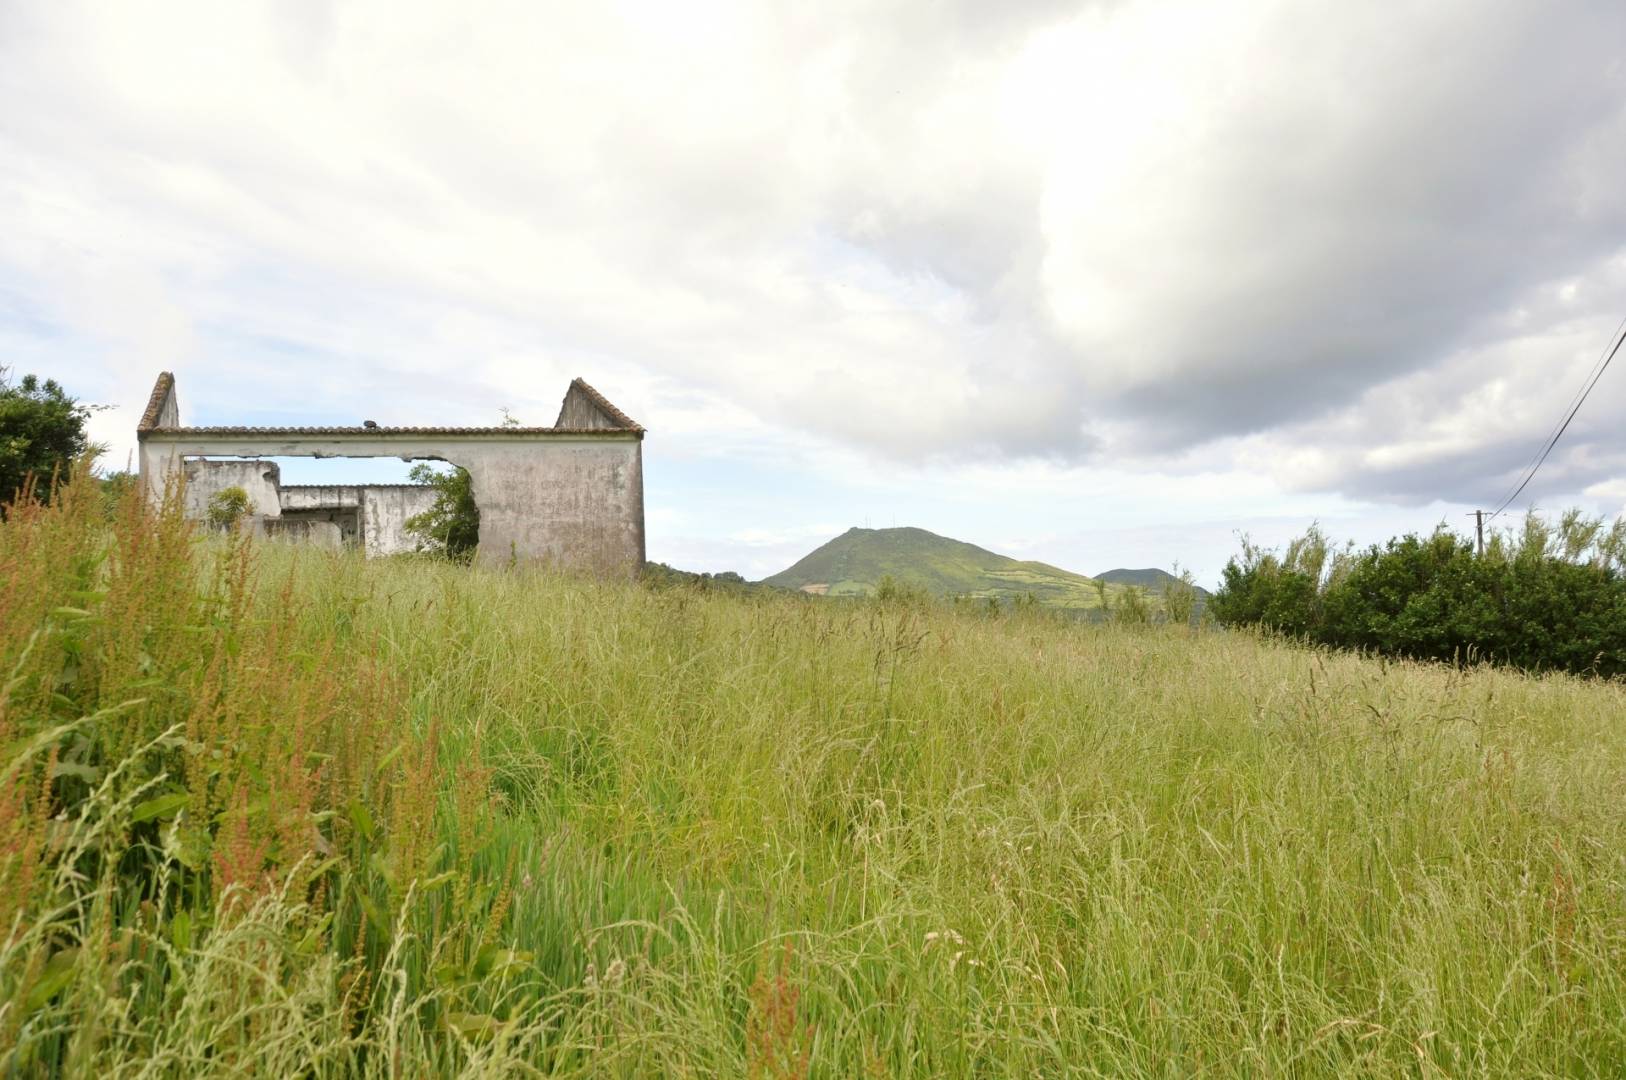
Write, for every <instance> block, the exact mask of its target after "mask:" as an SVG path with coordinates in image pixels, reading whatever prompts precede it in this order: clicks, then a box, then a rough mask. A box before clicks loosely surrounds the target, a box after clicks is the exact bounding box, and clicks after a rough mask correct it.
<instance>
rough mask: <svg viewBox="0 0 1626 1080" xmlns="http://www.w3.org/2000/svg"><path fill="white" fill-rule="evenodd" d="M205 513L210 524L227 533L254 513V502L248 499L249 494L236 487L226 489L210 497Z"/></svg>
mask: <svg viewBox="0 0 1626 1080" xmlns="http://www.w3.org/2000/svg"><path fill="white" fill-rule="evenodd" d="M205 512H206V514H207V516H208V521H209V524H210V525H211V526H212V527H214V528H216V529H219V530H221V531H222V532H225V531H229V530H231V529H235V528H236V527H237V523H238V522H240V521H242V520H243V518H244V517H246V516H248V515H249V514H252V513H253V512H254V501H253V500H252V499H250V498H249V497H248V492H246V491H244V490H243V489H242V488H240V487H237V486H236V485H233V486H231V487H224V488H221V489H220V490H219V491H217V492H215V493H214V494H213V495H211V496H209V506H208V509H207V510H206V511H205Z"/></svg>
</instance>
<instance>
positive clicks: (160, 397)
mask: <svg viewBox="0 0 1626 1080" xmlns="http://www.w3.org/2000/svg"><path fill="white" fill-rule="evenodd" d="M153 432H162V433H164V434H166V435H168V434H174V435H205V436H227V437H230V436H234V435H255V436H259V435H277V436H284V435H286V436H294V437H299V436H317V437H321V436H329V435H374V436H378V435H515V436H547V435H570V436H582V435H617V436H626V435H635V436H637V437H638V438H639V439H642V438H643V436H644V429H643V427H642V426H641V425H639V424H638V423H637V422H636V421H634V420H633V419H632V418H631V417H630V416H628V415H627V414H626V413H624V412H622V411H621V410H620V409H618V408H616V407H615V406H614V405H612V404H611V403H610V401H609V399H608V398H606V397H605V396H604V395H603V394H601V393H599V392H598V391H597V390H595V389H593V388H592V387H591V386H589V385H588V384H587V382H586V380H584V379H580V378H577V379H572V380H571V381H570V388H569V389H568V390H566V391H565V397H564V401H563V402H561V404H560V407H559V418H558V419H557V420H555V421H554V424H553V426H552V427H518V426H508V427H443V426H430V427H417V426H414V427H380V426H377V425H357V426H354V427H303V426H301V427H247V426H240V425H228V426H214V427H185V426H183V425H182V424H181V412H180V403H179V400H178V399H177V398H176V396H175V376H174V374H173V373H171V372H168V371H165V372H161V373H160V374H159V376H158V381H157V382H156V383H155V384H154V385H153V388H152V395H151V396H150V397H149V398H148V399H147V409H146V411H145V412H144V413H142V414H141V420H140V422H139V423H138V424H137V425H136V438H137V439H145V438H146V437H147V435H149V434H151V433H153Z"/></svg>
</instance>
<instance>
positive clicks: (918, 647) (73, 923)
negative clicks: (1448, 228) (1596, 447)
mask: <svg viewBox="0 0 1626 1080" xmlns="http://www.w3.org/2000/svg"><path fill="white" fill-rule="evenodd" d="M1623 1072H1626V688H1623V687H1622V685H1621V684H1620V683H1611V682H1606V681H1583V680H1579V679H1575V678H1570V677H1564V676H1551V677H1543V678H1531V677H1526V676H1522V675H1519V674H1517V673H1513V672H1508V671H1491V670H1473V671H1462V670H1457V669H1453V668H1451V667H1447V666H1423V665H1412V664H1404V663H1401V664H1397V663H1387V664H1384V663H1381V662H1379V661H1377V660H1372V659H1367V658H1363V657H1360V656H1355V655H1349V654H1328V653H1324V652H1315V651H1310V650H1306V649H1302V648H1298V647H1293V646H1290V645H1287V644H1283V643H1280V642H1276V641H1272V640H1268V639H1264V638H1260V637H1256V636H1251V635H1246V634H1241V633H1215V632H1211V631H1193V630H1190V629H1188V628H1185V627H1173V626H1146V627H1125V626H1113V625H1084V624H1077V623H1068V622H1060V621H1056V620H1054V619H1051V618H1047V617H1044V616H1043V615H1042V614H1023V615H1020V616H1016V615H1007V616H1004V617H998V618H990V617H986V616H981V615H977V614H971V613H966V612H963V611H955V610H952V609H950V608H948V607H944V606H936V605H932V604H929V603H921V602H919V601H912V600H908V599H905V600H901V601H888V602H880V601H874V600H870V601H831V600H820V599H814V598H806V597H795V596H788V595H787V596H778V595H772V594H766V595H762V596H753V595H743V596H742V595H732V594H727V595H725V594H718V593H712V592H705V591H697V590H693V589H688V588H670V589H655V588H651V587H649V586H647V585H638V584H625V583H622V584H608V583H595V582H591V581H585V580H575V579H568V578H563V577H556V576H550V575H548V574H546V573H542V572H531V571H526V570H514V571H507V572H483V571H478V570H469V569H465V568H460V567H456V566H451V565H446V564H440V563H432V562H422V561H373V562H367V561H364V560H362V559H360V558H359V557H356V556H354V555H351V554H331V553H324V552H319V551H314V550H308V549H300V548H295V547H287V546H279V545H276V544H261V545H256V544H254V543H251V542H250V541H248V540H244V539H238V538H230V537H221V536H210V537H204V536H201V535H199V534H197V533H195V532H194V530H193V528H192V527H191V526H190V525H189V524H188V523H186V522H184V521H182V520H181V519H180V517H179V514H178V513H177V511H176V509H175V507H174V506H173V505H172V506H169V507H167V508H165V509H163V510H161V511H159V510H148V509H145V508H143V507H142V506H141V505H140V503H139V502H138V501H129V500H127V501H125V502H124V503H122V504H121V505H120V506H119V507H118V508H116V510H114V511H113V512H112V514H111V517H110V516H109V513H108V512H107V511H106V509H105V508H104V507H103V506H102V504H101V502H100V501H99V499H98V497H97V496H96V494H95V491H94V485H93V484H90V483H74V484H70V485H68V486H67V487H66V488H65V489H64V492H63V493H62V494H61V495H60V496H59V498H58V499H57V501H56V503H55V504H54V505H52V506H50V507H47V508H41V509H35V508H30V507H25V506H19V507H17V508H15V509H13V510H12V511H11V513H10V517H9V519H8V520H7V521H6V522H5V524H4V525H0V1074H3V1075H6V1076H37V1075H47V1076H48V1075H63V1076H107V1077H115V1076H116V1077H125V1076H129V1077H137V1076H155V1077H156V1076H164V1077H170V1076H211V1075H212V1076H237V1075H255V1076H267V1077H289V1076H301V1077H306V1076H308V1077H326V1076H377V1077H423V1076H438V1075H468V1076H525V1075H579V1076H612V1077H646V1076H676V1077H713V1076H723V1077H894V1076H897V1077H905V1076H907V1077H926V1076H1178V1077H1189V1076H1218V1077H1230V1076H1236V1077H1253V1076H1280V1077H1289V1076H1295V1077H1296V1076H1453V1077H1459V1076H1519V1077H1535V1076H1551V1075H1560V1076H1586V1075H1620V1074H1621V1073H1623Z"/></svg>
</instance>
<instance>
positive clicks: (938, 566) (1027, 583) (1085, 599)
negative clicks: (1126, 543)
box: [764, 528, 1101, 611]
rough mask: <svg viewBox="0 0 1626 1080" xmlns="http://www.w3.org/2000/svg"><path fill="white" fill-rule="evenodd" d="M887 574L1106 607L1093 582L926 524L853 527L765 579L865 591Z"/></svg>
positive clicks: (957, 592) (951, 590)
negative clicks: (933, 529) (951, 536)
mask: <svg viewBox="0 0 1626 1080" xmlns="http://www.w3.org/2000/svg"><path fill="white" fill-rule="evenodd" d="M884 577H891V578H893V579H895V580H897V581H900V582H906V583H908V584H911V585H916V586H919V587H920V588H923V589H925V590H926V591H927V592H929V593H930V594H932V595H933V596H970V597H976V598H984V597H998V598H999V599H1001V600H1005V601H1010V600H1014V599H1015V598H1017V597H1020V596H1022V595H1024V594H1027V593H1032V594H1033V596H1034V597H1035V598H1036V599H1037V600H1038V601H1039V602H1040V603H1041V604H1043V605H1045V606H1046V607H1052V608H1064V609H1074V610H1080V611H1083V610H1089V609H1094V608H1099V607H1100V606H1101V599H1100V594H1099V593H1098V592H1097V590H1096V588H1095V585H1094V584H1093V583H1092V582H1091V580H1090V579H1089V578H1087V577H1085V576H1084V575H1083V574H1074V573H1071V572H1070V571H1067V570H1060V569H1057V568H1056V567H1054V566H1048V565H1046V564H1045V563H1040V562H1023V561H1020V560H1017V559H1012V558H1009V557H1007V556H1005V555H997V554H995V553H994V552H992V551H989V550H987V549H986V548H980V547H978V546H977V545H975V544H967V543H965V542H964V541H961V540H951V539H949V538H948V537H946V536H938V535H937V534H936V533H930V532H927V531H926V530H925V529H913V528H899V529H856V528H855V529H848V530H847V531H846V532H844V533H842V534H841V535H840V536H838V537H836V538H835V539H834V540H831V541H830V542H829V543H827V544H825V545H823V546H822V547H819V548H818V549H816V550H814V551H812V552H811V553H809V554H808V555H807V556H805V557H804V558H802V559H801V560H800V561H798V562H797V563H796V564H795V565H794V566H791V567H790V568H788V569H786V570H782V571H780V572H779V573H777V574H775V575H773V576H772V577H770V578H766V579H764V584H767V585H777V586H779V587H781V588H786V589H801V590H804V591H808V592H818V593H823V594H826V595H830V596H867V595H869V594H871V593H873V592H874V591H875V588H876V586H877V585H879V584H880V582H881V579H882V578H884Z"/></svg>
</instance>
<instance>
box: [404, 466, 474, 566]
mask: <svg viewBox="0 0 1626 1080" xmlns="http://www.w3.org/2000/svg"><path fill="white" fill-rule="evenodd" d="M408 475H409V476H410V477H411V478H412V482H413V483H416V484H427V485H428V486H429V487H432V488H434V489H435V501H434V503H433V504H432V505H431V506H430V507H429V509H428V510H425V511H424V512H423V513H421V514H416V515H414V516H413V517H410V518H408V519H407V521H406V531H407V532H409V533H412V534H414V535H415V536H417V537H418V540H419V550H420V551H424V552H427V553H429V554H432V555H439V556H443V557H445V558H448V559H451V560H452V561H454V562H462V563H466V562H469V561H470V560H472V559H473V558H474V552H475V549H476V548H478V547H479V546H480V507H479V506H478V505H476V503H475V501H474V480H473V478H472V477H470V476H469V471H468V470H467V469H464V468H457V467H454V468H452V469H450V470H448V471H445V472H441V471H439V470H437V469H435V467H434V466H432V465H430V464H429V463H428V462H423V461H420V462H419V463H418V464H416V465H414V466H412V471H411V472H410V473H408Z"/></svg>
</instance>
